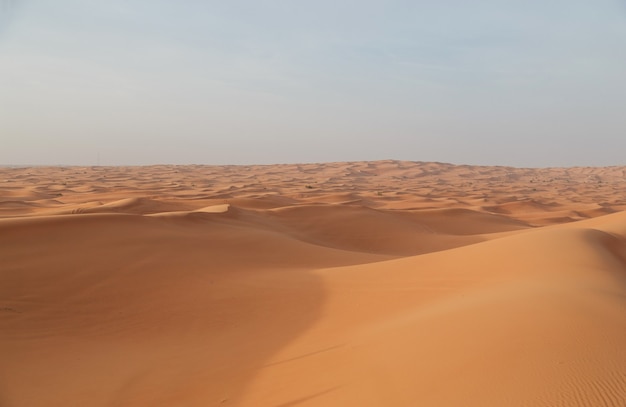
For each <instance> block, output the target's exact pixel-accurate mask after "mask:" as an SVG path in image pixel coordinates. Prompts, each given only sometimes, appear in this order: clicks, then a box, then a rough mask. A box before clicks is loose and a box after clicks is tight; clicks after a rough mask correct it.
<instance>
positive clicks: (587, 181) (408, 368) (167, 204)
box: [0, 161, 626, 407]
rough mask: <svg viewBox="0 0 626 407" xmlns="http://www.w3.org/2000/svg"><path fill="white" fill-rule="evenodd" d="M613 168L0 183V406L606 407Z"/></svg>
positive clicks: (621, 402) (11, 176)
mask: <svg viewBox="0 0 626 407" xmlns="http://www.w3.org/2000/svg"><path fill="white" fill-rule="evenodd" d="M625 209H626V167H607V168H550V169H515V168H508V167H473V166H453V165H449V164H440V163H413V162H399V161H379V162H357V163H332V164H303V165H274V166H219V167H218V166H153V167H84V168H82V167H80V168H79V167H67V168H64V167H45V168H44V167H30V168H2V169H0V406H2V407H22V406H24V407H44V406H45V407H50V406H59V407H61V406H63V407H66V406H93V407H98V406H168V407H169V406H181V407H182V406H185V407H186V406H190V407H196V406H197V407H200V406H202V407H204V406H253V407H257V406H258V407H262V406H276V407H288V406H303V407H305V406H434V407H437V406H480V407H483V406H626V212H622V211H624V210H625Z"/></svg>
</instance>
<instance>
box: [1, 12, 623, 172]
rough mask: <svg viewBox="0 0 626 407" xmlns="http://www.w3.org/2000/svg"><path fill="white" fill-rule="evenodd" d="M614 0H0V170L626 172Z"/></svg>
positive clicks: (619, 18) (619, 27)
mask: <svg viewBox="0 0 626 407" xmlns="http://www.w3.org/2000/svg"><path fill="white" fill-rule="evenodd" d="M625 129H626V1H625V0H594V1H589V0H568V1H561V0H551V1H543V0H541V1H537V0H529V1H522V0H519V1H507V0H498V1H496V0H476V1H471V2H470V1H466V0H441V1H432V0H429V1H426V0H414V1H394V0H386V1H382V0H381V1H368V0H361V1H341V0H333V1H326V0H318V1H296V0H291V1H274V0H267V1H238V0H230V1H202V0H180V1H171V0H107V1H97V0H0V165H96V164H101V165H147V164H272V163H295V162H330V161H356V160H379V159H398V160H411V161H440V162H450V163H457V164H480V165H512V166H518V167H544V166H605V165H626V133H625Z"/></svg>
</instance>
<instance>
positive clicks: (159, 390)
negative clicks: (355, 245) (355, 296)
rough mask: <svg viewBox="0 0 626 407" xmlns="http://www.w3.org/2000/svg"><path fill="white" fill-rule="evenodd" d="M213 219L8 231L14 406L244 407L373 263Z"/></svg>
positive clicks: (0, 251)
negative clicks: (327, 288) (342, 269)
mask: <svg viewBox="0 0 626 407" xmlns="http://www.w3.org/2000/svg"><path fill="white" fill-rule="evenodd" d="M209 218H210V216H208V215H207V216H202V217H198V216H194V217H180V218H165V219H161V218H149V217H141V216H130V215H80V216H66V217H54V218H38V219H22V220H13V221H8V222H2V223H0V229H1V230H2V231H1V233H0V261H1V263H2V265H3V270H2V273H1V274H0V278H1V280H2V284H0V298H2V301H3V303H2V305H3V306H7V307H9V306H10V307H12V308H15V309H17V310H19V313H17V312H16V313H12V314H11V315H9V314H8V313H4V314H6V315H4V314H3V315H0V318H2V319H0V321H1V322H2V327H3V328H2V332H3V335H2V338H1V339H0V345H1V347H2V349H3V352H2V353H3V357H2V359H3V363H2V365H3V366H2V368H1V369H0V378H1V380H2V383H0V385H1V386H2V388H4V389H8V390H7V391H6V392H5V394H4V396H3V397H5V398H6V400H3V402H4V404H3V405H5V406H20V405H26V404H28V405H30V406H49V405H79V404H82V405H91V406H98V405H102V406H105V405H106V406H109V405H115V406H141V405H179V404H177V403H182V405H185V406H206V405H237V404H238V401H239V399H240V396H241V394H242V393H243V392H244V390H245V388H246V385H247V384H248V383H249V381H250V380H252V378H253V377H254V375H255V373H256V372H257V371H258V370H259V369H261V368H262V367H263V366H264V365H266V364H267V363H268V360H269V359H270V358H271V357H272V355H273V354H275V353H276V352H277V351H278V350H279V349H281V348H282V347H283V346H285V345H286V344H287V343H289V342H290V341H292V340H293V339H294V338H295V337H297V336H298V335H299V334H301V333H302V332H303V331H305V330H306V329H307V328H308V327H309V325H310V324H311V323H312V322H313V321H315V320H316V319H317V318H318V317H319V313H320V309H321V306H322V304H323V302H324V289H323V287H322V285H321V284H320V283H319V281H317V280H316V277H314V276H313V275H311V274H309V273H307V271H306V267H311V266H318V267H321V266H328V265H336V264H352V263H355V262H358V261H359V257H358V256H356V255H355V254H354V253H344V252H341V251H338V250H329V249H324V248H320V247H316V246H312V245H308V244H305V243H302V242H300V241H296V240H293V239H291V238H288V237H285V236H281V235H278V234H276V233H272V232H267V231H263V230H258V229H252V228H250V227H246V226H245V225H244V224H240V223H237V222H232V221H223V220H221V221H219V222H211V221H210V220H207V219H209ZM305 266H306V267H305ZM5 303H6V304H5ZM9 372H10V374H9ZM33 388H37V389H38V391H37V393H36V394H33V393H32V389H33ZM77 389H80V391H77Z"/></svg>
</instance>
